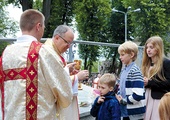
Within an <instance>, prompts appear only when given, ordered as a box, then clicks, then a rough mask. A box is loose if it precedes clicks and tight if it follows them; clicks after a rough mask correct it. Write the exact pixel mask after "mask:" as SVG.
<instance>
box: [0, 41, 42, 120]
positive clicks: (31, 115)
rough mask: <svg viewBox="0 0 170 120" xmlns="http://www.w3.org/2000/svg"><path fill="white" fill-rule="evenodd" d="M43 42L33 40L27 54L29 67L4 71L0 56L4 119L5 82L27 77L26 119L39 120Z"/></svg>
mask: <svg viewBox="0 0 170 120" xmlns="http://www.w3.org/2000/svg"><path fill="white" fill-rule="evenodd" d="M41 45H42V44H41V43H40V42H36V41H33V42H32V43H31V45H30V48H29V52H28V56H27V68H15V69H9V70H5V71H3V69H2V68H3V67H2V58H0V87H1V93H2V99H1V101H2V120H4V115H5V113H4V82H5V81H8V80H16V79H26V120H37V100H38V95H37V94H38V74H37V71H38V55H39V54H38V53H39V50H40V48H41Z"/></svg>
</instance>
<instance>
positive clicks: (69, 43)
mask: <svg viewBox="0 0 170 120" xmlns="http://www.w3.org/2000/svg"><path fill="white" fill-rule="evenodd" d="M58 36H59V37H60V38H61V39H63V40H64V42H65V43H67V44H68V45H71V44H72V42H68V41H67V40H66V39H64V38H63V37H61V36H60V35H58Z"/></svg>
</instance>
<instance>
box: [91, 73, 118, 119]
mask: <svg viewBox="0 0 170 120" xmlns="http://www.w3.org/2000/svg"><path fill="white" fill-rule="evenodd" d="M115 83H116V77H115V75H114V74H110V73H105V74H104V75H103V76H102V77H101V78H100V79H99V81H98V89H99V91H100V96H98V97H97V98H96V99H95V101H94V104H93V105H92V108H91V111H90V114H91V115H92V116H93V117H96V120H120V118H121V113H120V104H119V102H118V100H117V99H116V97H115V94H114V92H113V88H114V86H115Z"/></svg>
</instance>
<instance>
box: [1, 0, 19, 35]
mask: <svg viewBox="0 0 170 120" xmlns="http://www.w3.org/2000/svg"><path fill="white" fill-rule="evenodd" d="M0 3H1V4H0V14H1V17H0V36H1V37H6V36H7V35H10V36H15V33H16V32H17V31H18V27H17V22H16V21H14V20H12V19H11V18H10V17H9V12H8V11H6V10H5V8H6V3H5V2H4V1H3V0H0Z"/></svg>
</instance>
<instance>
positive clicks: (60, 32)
mask: <svg viewBox="0 0 170 120" xmlns="http://www.w3.org/2000/svg"><path fill="white" fill-rule="evenodd" d="M69 30H71V29H70V27H68V26H67V25H59V26H58V27H57V28H56V29H55V30H54V33H53V37H55V36H56V35H61V36H64V34H65V33H66V32H67V31H69Z"/></svg>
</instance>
